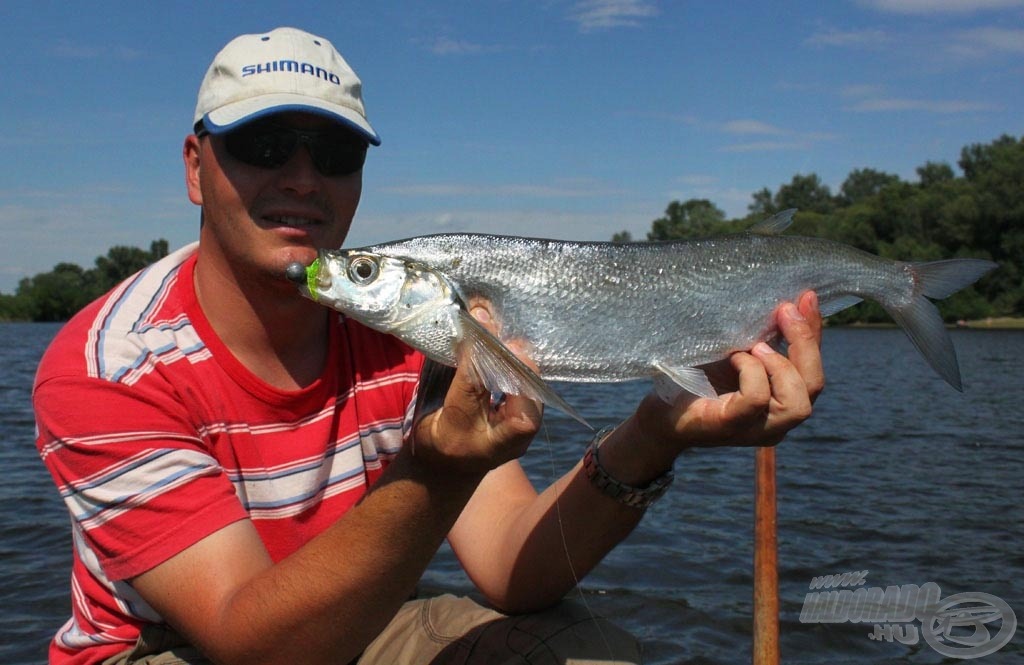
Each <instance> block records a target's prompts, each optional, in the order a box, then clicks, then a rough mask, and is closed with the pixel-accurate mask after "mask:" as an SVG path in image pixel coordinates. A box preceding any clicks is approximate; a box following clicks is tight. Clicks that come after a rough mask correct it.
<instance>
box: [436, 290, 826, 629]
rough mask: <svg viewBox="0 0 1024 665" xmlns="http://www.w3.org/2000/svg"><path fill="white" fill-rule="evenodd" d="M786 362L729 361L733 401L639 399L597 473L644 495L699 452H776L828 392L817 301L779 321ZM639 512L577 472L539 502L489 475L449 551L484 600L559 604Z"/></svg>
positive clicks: (605, 448)
mask: <svg viewBox="0 0 1024 665" xmlns="http://www.w3.org/2000/svg"><path fill="white" fill-rule="evenodd" d="M776 317H777V321H778V324H779V327H780V330H781V331H782V333H783V336H784V337H785V339H786V340H787V342H788V343H789V352H788V358H787V357H786V356H784V355H782V354H779V353H776V352H775V351H773V350H772V349H771V348H769V347H768V346H767V345H758V346H757V347H755V349H754V350H753V351H752V353H737V354H734V355H733V356H732V357H731V358H730V359H729V361H727V363H726V364H727V365H728V366H729V367H731V369H732V370H733V371H732V372H731V379H732V381H733V382H735V384H734V385H733V386H732V392H728V393H726V394H723V395H722V396H721V398H720V399H718V400H708V399H697V398H695V397H693V396H690V395H684V396H681V397H680V398H679V399H677V400H676V402H675V403H674V404H673V405H666V404H664V403H663V402H662V401H661V400H660V399H659V398H657V397H655V396H649V397H647V398H646V399H645V400H644V402H643V403H642V404H641V405H640V406H639V408H638V409H637V411H636V412H635V413H634V414H633V415H632V416H631V417H630V418H629V419H627V420H626V421H625V422H624V423H623V424H622V425H621V426H619V427H618V428H617V429H616V430H615V431H614V432H613V433H612V434H610V435H609V436H608V438H607V439H605V441H604V443H603V444H602V446H601V464H602V466H603V467H604V468H605V469H606V470H607V471H608V473H609V474H610V475H612V477H614V478H615V479H617V480H619V481H620V482H622V483H625V484H628V485H633V486H637V487H642V486H644V485H646V484H647V483H649V482H650V481H652V480H653V479H655V478H657V477H658V476H660V475H661V474H663V473H664V472H665V471H667V470H668V469H669V468H671V466H672V463H673V461H674V460H675V458H676V457H677V456H678V455H679V453H680V452H682V451H683V450H684V449H686V448H689V447H695V446H720V445H745V446H756V445H774V444H775V443H778V442H779V441H781V440H782V438H783V437H784V436H785V434H786V433H787V432H788V431H789V430H790V429H792V428H793V427H795V426H796V425H798V424H799V423H801V422H803V421H804V420H805V419H806V418H807V417H809V416H810V413H811V405H812V403H813V401H814V399H815V398H816V397H817V395H818V393H820V392H821V390H822V387H823V386H824V373H823V370H822V365H821V355H820V348H819V347H820V342H821V317H820V315H819V313H818V308H817V300H816V298H815V297H814V295H813V294H810V293H808V294H805V295H804V296H803V297H802V298H801V299H800V304H799V308H798V309H797V308H793V307H792V306H791V305H790V306H783V307H781V308H780V309H779V310H778V311H777V313H776ZM642 515H643V512H642V511H641V510H639V509H636V508H632V507H629V506H625V505H623V504H621V503H619V502H618V501H616V500H615V499H612V498H610V497H608V496H607V495H605V494H604V493H602V492H601V491H599V490H598V489H596V488H595V487H594V486H593V484H592V483H591V482H590V481H589V479H588V478H587V476H586V473H585V472H584V470H583V468H582V463H579V464H577V465H576V466H575V467H574V468H573V469H572V470H571V471H569V472H568V473H567V474H566V475H565V476H563V477H562V478H560V479H559V480H558V481H556V482H555V483H553V484H552V486H551V487H549V488H548V489H547V490H545V491H544V492H543V493H541V494H540V495H539V496H538V495H537V494H536V493H535V492H534V491H533V488H532V487H531V486H530V483H529V482H528V481H527V479H526V477H525V475H524V474H523V471H522V469H521V468H520V467H519V465H518V463H517V462H513V463H510V464H506V465H504V466H502V467H501V468H498V469H496V470H495V471H493V472H491V473H490V474H488V476H487V477H486V478H485V479H484V480H483V482H482V483H481V485H480V487H479V489H478V491H477V492H476V493H475V494H474V496H473V498H472V499H471V500H470V502H469V504H468V506H467V507H466V510H465V511H464V512H463V514H462V516H461V517H460V518H459V520H458V522H457V523H456V525H455V528H454V529H453V531H452V534H451V536H450V540H451V543H452V547H453V549H454V551H455V553H456V555H457V556H458V557H459V559H460V561H461V562H462V564H463V566H464V567H465V568H466V570H467V572H468V573H469V575H470V577H471V578H472V579H473V581H474V582H475V583H476V585H477V586H478V587H479V588H480V589H481V591H482V592H483V593H484V594H485V595H486V596H487V597H488V599H489V600H490V601H491V602H492V603H494V604H495V605H497V606H498V607H499V608H502V609H504V610H506V611H528V610H533V609H537V608H539V607H543V606H545V605H548V604H551V603H553V602H556V601H557V600H558V599H560V598H561V597H562V596H563V595H564V594H565V593H566V592H567V591H568V590H569V589H571V588H572V587H573V586H574V585H575V584H576V583H577V582H578V581H579V579H582V577H583V576H584V575H585V574H586V573H587V572H588V571H589V570H591V568H593V567H594V566H595V565H597V563H598V562H600V560H601V559H602V558H603V557H604V556H605V554H607V553H608V551H610V550H611V549H612V548H613V547H614V546H615V545H616V544H617V543H618V542H620V541H621V540H622V539H623V538H625V537H626V536H627V535H628V534H629V533H630V531H632V529H633V528H634V527H635V526H636V524H637V523H638V522H639V521H640V518H641V517H642Z"/></svg>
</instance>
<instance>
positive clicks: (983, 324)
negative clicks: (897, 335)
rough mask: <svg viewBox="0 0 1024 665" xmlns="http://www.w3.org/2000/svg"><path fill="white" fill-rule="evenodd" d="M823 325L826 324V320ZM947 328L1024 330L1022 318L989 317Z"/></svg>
mask: <svg viewBox="0 0 1024 665" xmlns="http://www.w3.org/2000/svg"><path fill="white" fill-rule="evenodd" d="M825 325H829V324H828V320H827V319H826V321H825ZM831 327H834V328H895V327H897V326H896V324H895V323H893V322H892V321H878V322H872V323H864V322H859V321H855V322H853V323H842V324H834V325H832V326H831ZM946 327H947V328H968V329H972V330H973V329H976V330H1024V317H1018V316H991V317H988V318H985V319H975V320H971V321H957V322H956V323H949V324H946Z"/></svg>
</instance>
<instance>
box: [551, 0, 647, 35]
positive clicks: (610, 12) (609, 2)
mask: <svg viewBox="0 0 1024 665" xmlns="http://www.w3.org/2000/svg"><path fill="white" fill-rule="evenodd" d="M657 14H658V9H657V8H656V7H655V6H654V5H653V4H652V3H651V2H647V1H645V0H581V2H577V3H576V4H575V5H574V6H573V8H572V11H571V12H570V13H569V19H570V20H571V21H573V22H575V23H576V24H577V25H578V26H579V29H580V31H581V32H593V31H595V30H609V29H611V28H622V27H636V26H639V25H640V22H641V20H642V19H646V18H650V17H652V16H656V15H657Z"/></svg>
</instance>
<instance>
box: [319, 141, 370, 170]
mask: <svg viewBox="0 0 1024 665" xmlns="http://www.w3.org/2000/svg"><path fill="white" fill-rule="evenodd" d="M309 147H310V150H311V151H312V154H313V163H314V164H315V165H316V168H317V170H318V171H320V173H322V174H323V175H326V176H334V175H348V174H350V173H355V172H356V171H358V170H359V169H361V168H363V163H365V162H366V148H367V145H366V142H365V141H361V140H359V139H358V138H356V137H355V136H353V135H352V133H351V132H346V131H334V132H328V133H325V134H321V135H319V136H318V137H317V138H315V139H313V140H311V141H310V142H309Z"/></svg>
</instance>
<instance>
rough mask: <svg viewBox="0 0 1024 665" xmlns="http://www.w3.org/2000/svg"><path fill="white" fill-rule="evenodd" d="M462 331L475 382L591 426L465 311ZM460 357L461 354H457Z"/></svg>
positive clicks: (461, 313) (462, 312) (462, 313)
mask: <svg viewBox="0 0 1024 665" xmlns="http://www.w3.org/2000/svg"><path fill="white" fill-rule="evenodd" d="M459 321H460V323H461V327H462V340H461V341H460V344H465V345H468V348H467V349H466V351H467V352H468V353H466V354H465V355H463V356H462V357H467V358H468V359H469V365H470V369H471V370H472V372H473V373H474V374H475V375H476V379H477V381H479V382H480V384H481V385H483V386H484V387H485V388H487V389H488V390H490V391H491V392H492V393H493V392H501V393H506V394H509V395H524V396H526V397H529V398H531V399H535V400H538V401H540V402H544V403H545V404H548V405H550V406H553V407H555V408H556V409H559V410H561V411H563V412H565V413H566V414H568V415H569V416H571V417H572V418H574V419H575V420H577V421H579V422H580V423H582V424H583V425H585V426H586V427H588V428H590V429H593V427H590V423H588V422H587V421H586V420H584V419H583V416H581V415H580V414H579V413H577V412H576V409H574V408H572V407H571V406H569V403H568V402H566V401H565V400H564V399H562V398H561V397H559V396H558V393H556V392H555V391H554V390H553V389H552V388H551V386H549V385H548V384H546V383H544V379H542V378H540V377H539V376H537V373H536V372H534V371H533V370H532V369H530V368H529V367H528V366H527V365H526V363H524V362H523V361H522V360H520V359H519V358H517V357H516V356H515V354H514V353H512V352H511V351H510V350H509V348H508V347H507V346H505V345H504V344H502V343H501V340H499V339H498V338H497V337H495V336H494V335H492V334H491V333H490V331H488V330H487V329H486V328H484V327H483V326H482V325H480V322H479V321H477V320H476V319H474V318H473V316H472V315H471V314H470V313H469V312H467V311H466V310H464V309H460V310H459ZM460 355H461V354H460Z"/></svg>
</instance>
